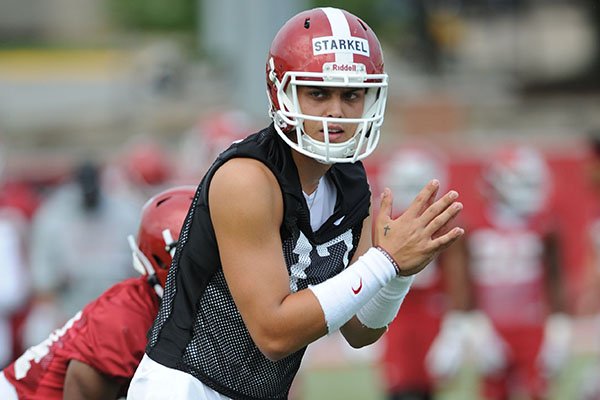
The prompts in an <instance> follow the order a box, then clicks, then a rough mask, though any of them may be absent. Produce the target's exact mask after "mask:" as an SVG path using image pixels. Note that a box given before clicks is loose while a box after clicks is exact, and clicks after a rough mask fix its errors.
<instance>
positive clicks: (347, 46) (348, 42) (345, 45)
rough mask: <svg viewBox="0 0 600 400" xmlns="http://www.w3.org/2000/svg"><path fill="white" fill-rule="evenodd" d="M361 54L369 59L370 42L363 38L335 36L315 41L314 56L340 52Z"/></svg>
mask: <svg viewBox="0 0 600 400" xmlns="http://www.w3.org/2000/svg"><path fill="white" fill-rule="evenodd" d="M344 50H345V51H347V52H349V53H354V54H359V55H362V56H365V57H369V54H370V53H369V42H368V41H367V40H365V39H362V38H356V37H354V38H351V39H350V38H340V37H335V36H328V37H319V38H314V39H313V54H314V55H319V54H327V53H335V52H338V51H344Z"/></svg>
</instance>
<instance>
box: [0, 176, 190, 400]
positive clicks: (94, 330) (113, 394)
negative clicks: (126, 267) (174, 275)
mask: <svg viewBox="0 0 600 400" xmlns="http://www.w3.org/2000/svg"><path fill="white" fill-rule="evenodd" d="M193 197H194V188H193V187H184V186H182V187H175V188H172V189H168V190H165V191H164V192H161V193H159V194H157V195H156V196H155V197H153V198H151V199H150V200H148V202H147V203H146V204H145V205H144V207H143V208H142V216H141V223H140V226H139V230H138V233H137V238H136V239H134V238H133V237H132V236H130V237H129V242H130V246H131V250H132V251H133V264H134V267H135V269H136V270H137V271H138V272H140V273H141V274H142V275H143V276H141V277H137V278H130V279H127V280H124V281H123V282H120V283H118V284H116V285H114V286H112V287H111V288H110V289H108V290H107V291H106V292H104V293H103V294H102V295H101V296H100V297H98V298H97V299H96V300H94V301H92V302H91V303H89V304H88V305H86V306H85V307H84V308H83V310H81V311H79V312H78V313H76V314H75V315H74V316H73V317H72V318H71V319H70V320H69V321H68V322H67V323H66V324H65V325H64V326H63V327H62V328H60V329H57V330H55V331H54V332H53V333H52V334H51V335H50V336H49V337H48V338H47V339H46V340H44V341H43V342H41V343H40V344H38V345H36V346H33V347H31V348H30V349H28V350H27V351H26V352H25V353H24V354H23V355H22V356H21V357H19V358H18V359H17V360H16V361H15V362H14V363H12V364H11V365H9V366H8V367H7V368H5V369H4V370H3V371H2V373H0V398H1V399H2V400H17V399H39V400H53V399H57V400H58V399H66V400H73V399H86V400H95V399H97V400H109V399H116V398H118V397H120V396H123V395H124V394H125V391H126V390H127V386H128V384H129V381H130V379H131V377H132V376H133V373H134V371H135V368H136V367H137V365H138V363H139V361H140V360H141V358H142V355H143V354H144V348H145V346H146V333H147V331H148V329H149V328H150V325H151V324H152V321H153V320H154V317H155V316H156V312H157V311H158V305H159V301H160V298H161V297H162V293H163V288H164V285H165V281H166V277H167V272H168V269H169V268H170V265H171V260H172V256H173V254H174V252H175V245H176V244H177V240H178V237H179V232H180V229H181V226H182V224H183V221H184V219H185V216H186V214H187V211H188V209H189V207H190V204H191V202H192V199H193Z"/></svg>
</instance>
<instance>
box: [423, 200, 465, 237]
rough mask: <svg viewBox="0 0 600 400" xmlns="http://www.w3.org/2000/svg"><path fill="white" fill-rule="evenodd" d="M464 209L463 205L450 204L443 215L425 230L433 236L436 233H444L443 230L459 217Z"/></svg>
mask: <svg viewBox="0 0 600 400" xmlns="http://www.w3.org/2000/svg"><path fill="white" fill-rule="evenodd" d="M462 208H463V205H462V203H459V202H454V203H452V204H450V205H449V206H448V207H447V208H446V209H445V210H444V211H443V212H442V213H440V214H438V215H437V216H436V217H435V218H434V219H433V220H432V221H430V222H429V224H428V225H427V226H426V228H425V229H426V232H427V234H429V235H430V236H433V235H434V234H435V233H436V232H440V231H442V232H443V228H444V227H445V226H446V225H447V224H448V222H450V221H451V220H452V219H454V217H456V216H457V215H458V213H459V212H460V211H461V210H462Z"/></svg>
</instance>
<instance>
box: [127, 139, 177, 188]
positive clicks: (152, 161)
mask: <svg viewBox="0 0 600 400" xmlns="http://www.w3.org/2000/svg"><path fill="white" fill-rule="evenodd" d="M125 168H126V171H127V174H128V175H129V177H130V178H131V179H132V180H133V181H134V182H136V183H137V184H138V185H142V186H156V185H161V184H163V183H165V182H166V181H168V180H169V179H170V178H171V176H172V174H173V166H172V165H171V160H170V159H169V157H168V155H167V153H166V151H165V149H164V148H163V147H161V146H160V145H159V144H158V143H156V142H154V141H152V140H139V141H138V142H137V143H133V144H132V145H131V149H130V151H129V152H128V154H127V159H126V160H125Z"/></svg>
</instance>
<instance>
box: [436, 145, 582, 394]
mask: <svg viewBox="0 0 600 400" xmlns="http://www.w3.org/2000/svg"><path fill="white" fill-rule="evenodd" d="M481 183H482V186H481V187H482V189H483V194H484V195H483V200H484V203H483V207H482V209H481V211H482V212H481V213H474V212H472V213H470V214H469V215H468V222H466V223H465V224H466V225H467V227H468V228H467V229H468V234H467V235H465V236H464V237H463V238H462V239H461V240H460V241H459V242H458V243H457V246H454V247H453V248H452V249H449V252H448V253H447V254H446V255H454V256H453V257H450V256H449V257H448V262H452V264H451V265H447V266H446V267H447V268H445V270H446V271H447V272H448V278H447V280H448V282H451V283H450V284H448V288H449V291H450V295H451V296H452V299H453V301H452V304H454V305H455V309H454V310H452V311H450V312H448V313H447V314H446V316H445V317H444V320H443V322H442V325H441V330H440V333H439V335H438V337H437V338H436V340H435V342H434V343H433V345H432V348H431V350H430V352H429V354H428V359H427V362H428V367H429V369H430V371H431V372H432V373H433V374H434V375H435V376H437V377H438V378H440V379H444V378H445V377H449V376H452V375H453V374H456V373H457V372H458V370H459V369H460V368H461V366H462V365H463V362H466V361H468V360H467V359H469V360H470V361H471V362H474V364H475V366H476V367H477V368H478V371H479V372H480V373H481V374H482V376H483V377H484V381H483V391H484V397H485V398H486V399H505V398H508V396H511V395H514V394H515V393H526V394H527V395H528V396H529V398H532V399H541V398H544V397H545V396H547V390H548V383H549V381H548V378H549V377H552V376H555V374H556V373H558V371H559V370H560V368H561V367H562V366H563V365H564V363H565V362H566V361H567V359H568V356H569V347H570V337H571V324H570V319H569V317H567V315H566V313H565V299H564V288H563V286H562V283H563V280H562V277H561V272H562V271H561V265H560V262H561V260H560V254H559V245H558V237H557V233H556V232H557V230H556V226H554V225H553V222H554V221H553V219H552V218H551V217H552V215H551V212H550V211H551V208H550V202H551V194H552V176H551V172H550V169H549V167H548V165H547V162H546V160H545V159H544V156H543V155H542V154H541V152H539V151H538V150H536V149H534V148H533V147H529V146H507V147H506V148H501V149H500V150H499V151H497V152H495V153H494V154H492V156H491V157H490V158H489V159H488V160H487V161H486V162H485V165H484V167H483V171H482V180H481ZM450 260H452V261H450Z"/></svg>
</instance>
